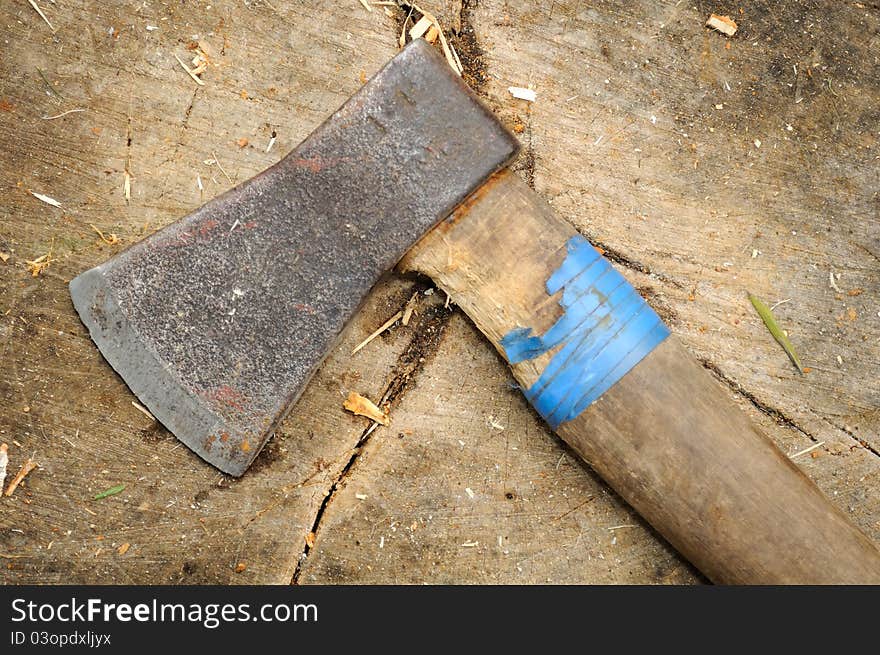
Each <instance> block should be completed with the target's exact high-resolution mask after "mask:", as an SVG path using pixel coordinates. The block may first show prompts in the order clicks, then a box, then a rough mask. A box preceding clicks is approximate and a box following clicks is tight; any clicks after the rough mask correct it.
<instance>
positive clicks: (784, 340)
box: [749, 294, 804, 373]
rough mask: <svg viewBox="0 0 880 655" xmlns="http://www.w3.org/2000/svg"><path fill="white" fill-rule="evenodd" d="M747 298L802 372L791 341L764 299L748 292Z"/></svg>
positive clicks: (802, 369) (802, 368)
mask: <svg viewBox="0 0 880 655" xmlns="http://www.w3.org/2000/svg"><path fill="white" fill-rule="evenodd" d="M749 300H750V301H751V302H752V306H753V307H754V308H755V311H756V312H758V316H760V317H761V320H762V321H764V325H766V326H767V329H768V330H770V334H772V335H773V338H774V339H776V341H777V343H779V345H780V346H782V349H783V350H784V351H785V354H786V355H788V358H789V359H790V360H791V361H792V363H793V364H794V365H795V366H797V370H798V371H800V372H801V373H803V372H804V367H803V366H801V360H800V359H798V356H797V353H796V352H795V351H794V346H792V345H791V341H789V340H788V337H787V336H785V332H783V331H782V329H781V328H780V327H779V324H778V323H777V322H776V317H774V316H773V312H771V311H770V308H769V307H768V306H767V305H766V304H764V301H763V300H761V299H760V298H758V296H753V295H752V294H749Z"/></svg>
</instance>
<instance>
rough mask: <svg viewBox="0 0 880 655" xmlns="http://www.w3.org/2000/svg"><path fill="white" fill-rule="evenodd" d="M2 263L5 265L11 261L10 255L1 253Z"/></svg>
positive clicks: (0, 259)
mask: <svg viewBox="0 0 880 655" xmlns="http://www.w3.org/2000/svg"><path fill="white" fill-rule="evenodd" d="M0 261H2V262H3V263H4V264H5V263H6V262H8V261H9V253H6V252H0Z"/></svg>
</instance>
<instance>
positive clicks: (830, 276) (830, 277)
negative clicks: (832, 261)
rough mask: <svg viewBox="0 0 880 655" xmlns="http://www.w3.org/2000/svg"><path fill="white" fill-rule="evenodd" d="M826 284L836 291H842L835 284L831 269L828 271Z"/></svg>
mask: <svg viewBox="0 0 880 655" xmlns="http://www.w3.org/2000/svg"><path fill="white" fill-rule="evenodd" d="M828 284H829V285H831V288H832V289H834V290H835V291H836V292H837V293H843V291H841V290H840V287H839V286H837V282H835V280H834V271H833V270H831V271H828Z"/></svg>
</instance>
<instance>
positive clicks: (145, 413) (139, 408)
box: [131, 400, 156, 421]
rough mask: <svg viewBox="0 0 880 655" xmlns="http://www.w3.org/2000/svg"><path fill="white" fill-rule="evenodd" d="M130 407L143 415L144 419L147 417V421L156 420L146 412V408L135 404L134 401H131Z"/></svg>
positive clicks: (148, 411)
mask: <svg viewBox="0 0 880 655" xmlns="http://www.w3.org/2000/svg"><path fill="white" fill-rule="evenodd" d="M131 405H132V407H134V408H135V409H136V410H137V411H139V412H140V413H141V414H143V415H144V416H146V417H147V418H148V419H150V420H151V421H155V420H156V417H155V416H153V415H152V414H151V413H150V410H148V409H147V408H146V407H144V406H143V405H141V404H140V403H136V402H135V401H133V400H132V401H131Z"/></svg>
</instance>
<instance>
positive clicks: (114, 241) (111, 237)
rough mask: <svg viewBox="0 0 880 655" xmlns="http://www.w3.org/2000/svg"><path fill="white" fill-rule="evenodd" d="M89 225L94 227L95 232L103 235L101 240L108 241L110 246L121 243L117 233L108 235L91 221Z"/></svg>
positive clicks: (100, 235)
mask: <svg viewBox="0 0 880 655" xmlns="http://www.w3.org/2000/svg"><path fill="white" fill-rule="evenodd" d="M89 227H90V228H92V229H93V230H94V231H95V232H97V233H98V236H99V237H101V241H103V242H104V243H106V244H107V245H108V246H115V245H116V244H117V243H120V241H121V239H120V238H119V237H118V236H116V235H115V234H113V233H112V232H111V233H110V235H109V236H108V235H106V234H104V233H103V232H101V230H99V229H98V228H97V227H95V226H94V225H92V224H91V223H89Z"/></svg>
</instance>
